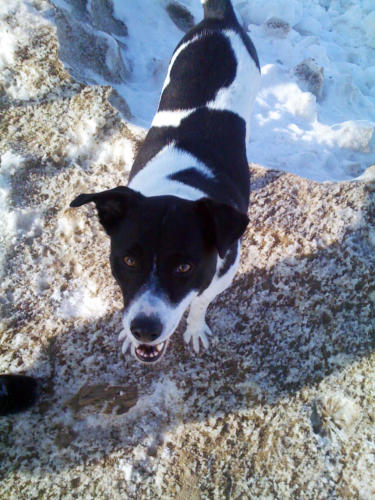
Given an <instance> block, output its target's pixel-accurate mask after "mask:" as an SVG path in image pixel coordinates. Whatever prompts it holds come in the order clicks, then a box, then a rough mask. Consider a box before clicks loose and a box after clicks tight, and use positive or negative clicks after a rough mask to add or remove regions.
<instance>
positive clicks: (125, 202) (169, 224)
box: [71, 187, 248, 363]
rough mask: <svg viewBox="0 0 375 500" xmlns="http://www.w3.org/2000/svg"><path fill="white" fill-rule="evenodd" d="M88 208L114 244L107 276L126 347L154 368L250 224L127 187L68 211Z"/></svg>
mask: <svg viewBox="0 0 375 500" xmlns="http://www.w3.org/2000/svg"><path fill="white" fill-rule="evenodd" d="M90 201H93V202H95V204H96V207H97V210H98V215H99V219H100V222H101V223H102V225H103V227H104V229H105V230H106V232H107V234H108V235H109V236H110V238H111V254H110V263H111V268H112V273H113V275H114V277H115V279H116V281H117V283H118V284H119V286H120V288H121V291H122V294H123V298H124V306H125V307H124V313H123V326H124V331H123V334H122V335H121V337H122V338H123V340H124V347H125V348H127V347H130V349H131V352H132V353H133V355H135V356H136V358H138V360H139V361H142V362H144V363H154V362H156V361H158V360H159V359H160V358H161V356H162V355H163V354H164V352H165V349H166V346H167V344H168V340H169V338H170V337H171V335H172V334H173V332H174V331H175V329H176V328H177V326H178V324H179V322H180V320H181V317H182V315H183V314H184V312H185V311H186V309H187V308H188V307H189V305H190V303H191V301H192V300H193V299H194V298H195V297H196V296H197V295H199V294H200V293H202V292H203V291H204V290H205V289H206V288H207V287H208V286H209V284H210V283H211V281H212V279H213V277H214V274H215V270H216V264H217V257H218V255H219V256H220V257H223V256H224V255H225V252H226V251H227V249H228V248H229V247H230V245H231V244H233V243H234V242H235V241H236V240H237V239H238V238H239V237H240V236H241V234H242V233H243V231H244V230H245V228H246V225H247V222H248V219H247V217H246V216H245V215H243V214H241V213H239V212H238V211H237V210H235V209H233V208H231V207H229V206H227V205H223V204H220V203H216V202H213V201H211V200H209V199H207V198H203V199H201V200H198V201H188V200H184V199H181V198H177V197H174V196H155V197H145V196H142V195H141V194H139V193H137V192H135V191H133V190H131V189H129V188H125V187H119V188H115V189H112V190H109V191H104V192H102V193H96V194H82V195H80V196H78V197H77V198H76V199H75V200H74V201H73V202H72V203H71V206H73V207H77V206H81V205H83V204H85V203H88V202H90ZM123 350H125V349H123Z"/></svg>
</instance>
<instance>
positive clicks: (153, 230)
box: [71, 0, 260, 363]
mask: <svg viewBox="0 0 375 500" xmlns="http://www.w3.org/2000/svg"><path fill="white" fill-rule="evenodd" d="M202 4H203V8H204V20H203V21H202V22H201V23H200V24H198V25H197V26H195V27H194V28H193V29H192V30H191V31H190V32H189V33H187V34H186V35H185V36H184V38H183V39H182V40H181V42H180V43H179V45H178V46H177V48H176V50H175V52H174V54H173V57H172V60H171V62H170V65H169V69H168V74H167V77H166V80H165V83H164V87H163V89H162V94H161V98H160V103H159V108H158V110H157V113H156V115H155V117H154V119H153V122H152V125H151V128H150V130H149V131H148V134H147V136H146V139H145V141H144V143H143V145H142V147H141V149H140V151H139V152H138V154H137V157H136V158H135V161H134V164H133V167H132V170H131V172H130V180H129V184H128V187H123V186H121V187H117V188H115V189H111V190H108V191H104V192H101V193H94V194H81V195H79V196H78V197H77V198H76V199H75V200H74V201H73V202H72V203H71V206H72V207H79V206H81V205H83V204H85V203H88V202H91V201H93V202H94V203H95V204H96V208H97V211H98V215H99V220H100V222H101V224H102V225H103V227H104V229H105V231H106V232H107V234H108V235H109V236H110V238H111V255H110V262H111V267H112V272H113V275H114V277H115V278H116V280H117V282H118V284H119V285H120V287H121V290H122V293H123V297H124V305H125V308H124V313H123V327H124V329H123V331H122V332H121V334H120V337H119V338H120V340H121V341H122V342H123V344H122V350H123V352H124V353H125V352H126V351H127V350H128V349H129V348H130V351H131V353H132V354H133V355H134V356H135V357H136V358H137V359H138V360H139V361H142V362H144V363H154V362H156V361H158V360H159V359H160V358H161V357H162V355H163V354H164V353H165V351H166V347H167V344H168V341H169V339H170V337H171V335H172V334H173V332H174V331H175V329H176V328H177V326H178V324H179V322H180V320H181V318H182V316H183V314H184V312H185V311H186V310H187V309H188V308H190V309H189V314H188V316H187V327H186V331H185V333H184V340H185V342H186V343H190V342H192V346H193V348H194V350H195V351H196V352H199V348H200V343H201V344H202V345H203V347H205V348H207V346H208V339H207V335H209V334H210V333H211V332H210V329H209V328H208V326H207V324H206V322H205V315H206V310H207V307H208V305H209V304H210V302H211V301H212V300H213V299H214V298H215V297H216V295H218V294H219V293H221V292H222V291H223V290H225V289H226V288H227V287H228V286H229V285H230V284H231V282H232V279H233V277H234V275H235V272H236V269H237V265H238V260H239V248H240V245H239V238H240V237H241V235H242V234H243V232H244V231H245V229H246V226H247V224H248V218H247V215H246V213H247V208H248V203H249V194H250V179H249V167H248V163H247V159H246V143H247V137H248V131H249V119H250V113H251V110H252V107H253V103H254V99H255V95H256V92H257V90H258V87H259V83H260V71H259V62H258V57H257V53H256V50H255V48H254V45H253V44H252V42H251V40H250V39H249V37H248V36H247V35H246V33H245V31H244V30H243V29H242V27H241V26H240V24H239V23H238V21H237V19H236V15H235V13H234V10H233V7H232V5H231V2H230V0H202Z"/></svg>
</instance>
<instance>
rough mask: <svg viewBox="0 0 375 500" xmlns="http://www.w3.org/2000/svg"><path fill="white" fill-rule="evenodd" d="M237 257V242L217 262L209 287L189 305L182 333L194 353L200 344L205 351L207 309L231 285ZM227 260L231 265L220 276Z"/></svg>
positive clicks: (238, 253) (197, 350) (238, 251)
mask: <svg viewBox="0 0 375 500" xmlns="http://www.w3.org/2000/svg"><path fill="white" fill-rule="evenodd" d="M239 257H240V244H239V242H238V243H235V244H234V245H233V247H232V248H231V249H230V250H229V251H228V254H227V256H226V257H224V259H220V261H219V262H218V266H217V270H216V274H215V276H214V279H213V280H212V282H211V284H210V286H209V287H208V288H207V289H206V290H205V291H204V292H203V293H202V294H201V295H198V297H196V298H195V299H194V300H193V301H192V303H191V305H190V311H189V314H188V317H187V320H186V322H187V326H186V330H185V333H184V341H185V342H186V343H187V344H189V343H190V342H192V345H193V349H194V351H195V352H196V353H198V352H199V349H200V342H201V343H202V346H203V347H204V348H205V349H207V347H208V345H209V342H208V338H207V336H209V335H211V333H212V332H211V330H210V328H209V326H208V325H207V323H206V319H205V317H206V311H207V308H208V306H209V305H210V303H211V302H212V301H213V300H214V298H215V297H216V296H217V295H219V294H220V293H222V292H223V291H224V290H225V289H226V288H228V286H230V285H231V283H232V281H233V278H234V275H235V274H236V271H237V267H238V263H239ZM227 259H229V262H233V263H232V264H230V265H229V266H228V268H227V269H226V271H225V272H224V273H223V274H222V270H223V269H225V268H226V264H227V262H226V261H227Z"/></svg>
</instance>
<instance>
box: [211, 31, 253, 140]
mask: <svg viewBox="0 0 375 500" xmlns="http://www.w3.org/2000/svg"><path fill="white" fill-rule="evenodd" d="M223 34H224V35H225V36H226V37H227V38H228V40H229V41H230V44H231V47H232V50H233V52H234V54H235V57H236V61H237V70H236V77H235V79H234V81H233V82H232V83H231V84H230V85H229V87H223V88H221V89H220V90H219V92H218V93H217V94H216V97H215V99H213V100H212V101H210V102H208V103H207V107H208V108H211V109H217V110H227V111H232V112H233V113H236V114H237V115H238V116H240V117H241V118H243V119H244V120H245V122H246V142H247V141H248V134H249V124H250V116H251V112H252V110H253V106H254V101H255V97H256V94H257V92H258V89H259V86H260V73H259V70H258V68H257V66H256V64H255V61H254V59H253V58H252V57H251V55H250V54H249V51H248V50H247V48H246V46H245V45H244V43H243V41H242V38H241V36H240V35H239V34H238V33H236V32H235V31H232V30H225V31H223Z"/></svg>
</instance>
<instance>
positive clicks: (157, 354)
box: [134, 340, 167, 363]
mask: <svg viewBox="0 0 375 500" xmlns="http://www.w3.org/2000/svg"><path fill="white" fill-rule="evenodd" d="M166 347H167V341H166V340H165V341H164V342H161V343H160V344H157V345H148V344H140V345H139V346H138V347H136V348H135V349H134V353H135V355H136V357H137V359H138V360H139V361H141V362H142V363H156V362H157V361H159V359H160V358H161V357H162V356H163V354H164V352H165V349H166Z"/></svg>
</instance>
